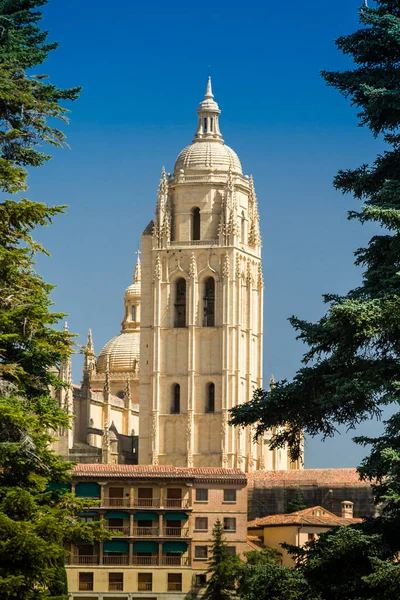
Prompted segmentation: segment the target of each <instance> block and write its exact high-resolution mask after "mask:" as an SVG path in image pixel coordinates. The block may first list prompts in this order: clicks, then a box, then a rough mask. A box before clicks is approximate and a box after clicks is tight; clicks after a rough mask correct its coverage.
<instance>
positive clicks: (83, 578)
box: [79, 573, 93, 592]
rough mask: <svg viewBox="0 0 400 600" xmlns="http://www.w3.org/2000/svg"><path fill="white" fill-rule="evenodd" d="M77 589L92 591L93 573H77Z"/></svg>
mask: <svg viewBox="0 0 400 600" xmlns="http://www.w3.org/2000/svg"><path fill="white" fill-rule="evenodd" d="M79 591H80V592H92V591H93V573H79Z"/></svg>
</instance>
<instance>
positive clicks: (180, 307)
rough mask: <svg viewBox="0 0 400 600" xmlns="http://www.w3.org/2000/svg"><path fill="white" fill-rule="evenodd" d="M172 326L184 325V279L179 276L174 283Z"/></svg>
mask: <svg viewBox="0 0 400 600" xmlns="http://www.w3.org/2000/svg"><path fill="white" fill-rule="evenodd" d="M174 327H186V279H183V277H181V278H180V279H177V281H176V284H175V320H174Z"/></svg>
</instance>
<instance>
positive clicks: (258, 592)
mask: <svg viewBox="0 0 400 600" xmlns="http://www.w3.org/2000/svg"><path fill="white" fill-rule="evenodd" d="M243 579H244V581H243V582H242V585H241V588H240V592H239V597H240V598H241V600H312V599H313V598H315V600H317V599H316V597H315V596H312V595H311V592H310V588H309V586H308V584H307V581H306V579H305V578H304V576H303V575H302V574H301V573H299V572H298V571H295V570H294V569H291V568H289V567H283V566H281V565H278V564H274V563H267V564H265V565H264V566H259V567H256V568H254V567H252V566H248V567H245V569H244V577H243Z"/></svg>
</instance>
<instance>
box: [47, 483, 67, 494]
mask: <svg viewBox="0 0 400 600" xmlns="http://www.w3.org/2000/svg"><path fill="white" fill-rule="evenodd" d="M47 490H48V491H49V492H70V491H71V484H70V483H49V485H48V486H47Z"/></svg>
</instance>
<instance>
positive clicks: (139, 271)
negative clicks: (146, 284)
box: [133, 250, 142, 283]
mask: <svg viewBox="0 0 400 600" xmlns="http://www.w3.org/2000/svg"><path fill="white" fill-rule="evenodd" d="M136 254H137V260H136V267H135V272H134V274H133V283H140V281H141V279H142V263H141V261H140V255H141V254H142V253H141V251H140V250H138V251H137V252H136Z"/></svg>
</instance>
